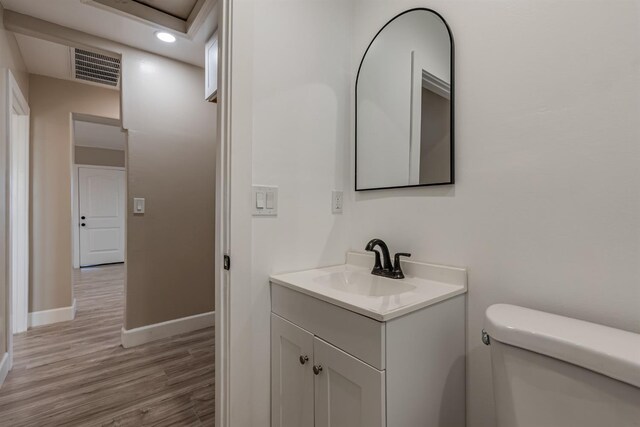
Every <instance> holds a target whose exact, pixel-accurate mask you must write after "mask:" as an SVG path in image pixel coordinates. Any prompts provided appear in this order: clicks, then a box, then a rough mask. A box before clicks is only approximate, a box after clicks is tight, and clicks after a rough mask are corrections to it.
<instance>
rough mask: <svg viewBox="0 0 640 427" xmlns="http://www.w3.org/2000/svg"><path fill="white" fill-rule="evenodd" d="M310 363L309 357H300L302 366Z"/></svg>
mask: <svg viewBox="0 0 640 427" xmlns="http://www.w3.org/2000/svg"><path fill="white" fill-rule="evenodd" d="M308 361H309V356H307V355H304V356H300V364H301V365H304V364H305V363H307V362H308Z"/></svg>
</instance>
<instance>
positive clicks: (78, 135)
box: [73, 120, 126, 150]
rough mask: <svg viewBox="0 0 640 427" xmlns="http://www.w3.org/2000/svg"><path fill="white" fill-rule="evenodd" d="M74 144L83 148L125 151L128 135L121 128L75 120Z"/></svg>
mask: <svg viewBox="0 0 640 427" xmlns="http://www.w3.org/2000/svg"><path fill="white" fill-rule="evenodd" d="M73 137H74V143H75V145H77V146H81V147H93V148H106V149H109V150H124V146H125V142H126V135H125V133H124V132H123V131H122V129H121V128H120V126H113V125H105V124H102V123H93V122H85V121H79V120H74V122H73Z"/></svg>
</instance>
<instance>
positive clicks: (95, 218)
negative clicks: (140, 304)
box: [71, 113, 127, 269]
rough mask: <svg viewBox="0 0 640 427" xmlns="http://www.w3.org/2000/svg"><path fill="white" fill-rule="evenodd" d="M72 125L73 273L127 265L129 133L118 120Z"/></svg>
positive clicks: (80, 119) (79, 117)
mask: <svg viewBox="0 0 640 427" xmlns="http://www.w3.org/2000/svg"><path fill="white" fill-rule="evenodd" d="M72 122H73V123H72V125H73V128H72V129H73V159H74V161H73V170H72V175H73V179H72V189H71V194H72V203H73V217H74V227H73V228H72V231H73V267H74V268H75V269H77V268H85V267H90V266H98V265H105V264H118V263H124V261H125V241H126V238H125V237H126V234H125V217H126V203H127V190H126V160H125V159H126V154H125V150H126V143H127V133H126V131H124V130H123V129H122V128H121V126H120V121H119V120H115V119H110V118H104V117H96V116H88V115H83V114H75V113H74V114H73V115H72Z"/></svg>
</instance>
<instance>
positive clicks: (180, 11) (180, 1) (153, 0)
mask: <svg viewBox="0 0 640 427" xmlns="http://www.w3.org/2000/svg"><path fill="white" fill-rule="evenodd" d="M133 1H135V2H137V3H142V4H145V5H147V6H150V7H152V8H154V9H157V10H159V11H162V12H165V13H168V14H169V15H173V16H175V17H177V18H180V19H187V18H188V17H189V15H190V14H191V11H192V10H193V8H194V7H196V3H198V0H133Z"/></svg>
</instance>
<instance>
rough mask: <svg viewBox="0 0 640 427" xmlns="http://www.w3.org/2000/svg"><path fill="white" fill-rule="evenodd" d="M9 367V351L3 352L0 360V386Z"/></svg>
mask: <svg viewBox="0 0 640 427" xmlns="http://www.w3.org/2000/svg"><path fill="white" fill-rule="evenodd" d="M9 369H11V366H10V363H9V353H5V354H4V356H2V362H0V386H1V385H2V384H3V383H4V380H5V378H7V374H8V373H9Z"/></svg>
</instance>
